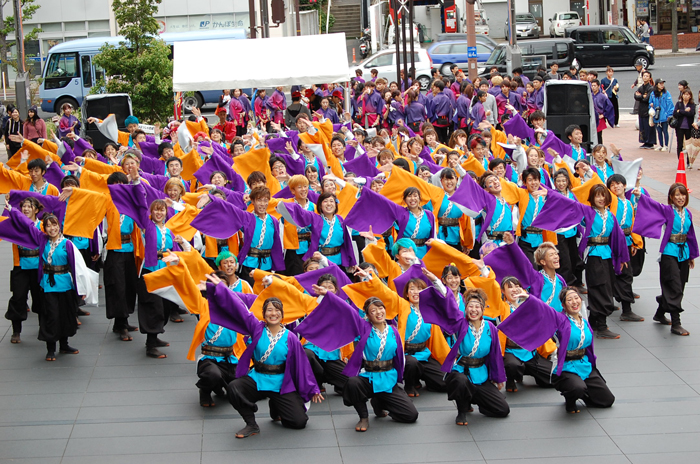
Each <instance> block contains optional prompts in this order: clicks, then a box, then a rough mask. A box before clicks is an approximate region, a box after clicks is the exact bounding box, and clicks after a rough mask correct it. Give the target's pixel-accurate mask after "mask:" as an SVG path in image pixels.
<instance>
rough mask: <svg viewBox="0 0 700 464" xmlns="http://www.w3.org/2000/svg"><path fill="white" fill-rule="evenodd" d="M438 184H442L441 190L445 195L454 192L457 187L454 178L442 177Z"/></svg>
mask: <svg viewBox="0 0 700 464" xmlns="http://www.w3.org/2000/svg"><path fill="white" fill-rule="evenodd" d="M440 183H441V184H442V188H443V189H444V190H445V192H447V193H452V192H454V190H455V188H456V187H457V179H455V178H454V177H443V178H442V179H440Z"/></svg>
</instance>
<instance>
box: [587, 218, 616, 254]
mask: <svg viewBox="0 0 700 464" xmlns="http://www.w3.org/2000/svg"><path fill="white" fill-rule="evenodd" d="M606 211H607V212H608V215H607V220H606V221H605V230H604V231H603V219H602V218H601V217H600V214H598V212H597V210H596V214H595V216H594V217H593V227H592V228H591V233H590V235H589V237H610V234H611V233H612V228H613V227H614V226H615V220H614V219H613V215H612V214H611V213H610V211H609V210H606ZM588 256H598V257H599V258H601V259H610V258H612V249H611V248H610V245H609V244H608V245H596V246H592V247H589V249H588Z"/></svg>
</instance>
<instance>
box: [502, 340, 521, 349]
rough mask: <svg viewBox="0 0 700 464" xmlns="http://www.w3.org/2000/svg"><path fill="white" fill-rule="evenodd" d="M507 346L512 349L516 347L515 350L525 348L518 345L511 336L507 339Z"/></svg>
mask: <svg viewBox="0 0 700 464" xmlns="http://www.w3.org/2000/svg"><path fill="white" fill-rule="evenodd" d="M506 348H511V349H514V350H522V349H523V347H522V346H520V345H518V344H517V343H515V342H514V341H513V340H511V339H510V338H507V339H506Z"/></svg>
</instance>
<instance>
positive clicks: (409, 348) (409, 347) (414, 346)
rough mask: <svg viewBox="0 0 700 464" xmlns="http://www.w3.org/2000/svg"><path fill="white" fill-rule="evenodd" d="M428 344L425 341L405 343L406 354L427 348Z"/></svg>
mask: <svg viewBox="0 0 700 464" xmlns="http://www.w3.org/2000/svg"><path fill="white" fill-rule="evenodd" d="M425 347H426V345H425V342H423V343H408V342H406V343H405V346H404V353H406V354H416V353H418V352H420V351H423V350H424V349H425Z"/></svg>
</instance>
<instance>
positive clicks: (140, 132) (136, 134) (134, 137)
mask: <svg viewBox="0 0 700 464" xmlns="http://www.w3.org/2000/svg"><path fill="white" fill-rule="evenodd" d="M139 135H143V136H144V137H145V136H146V133H145V132H144V131H142V130H141V129H136V130H135V131H134V132H133V133H132V134H131V138H132V139H136V137H138V136H139Z"/></svg>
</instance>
